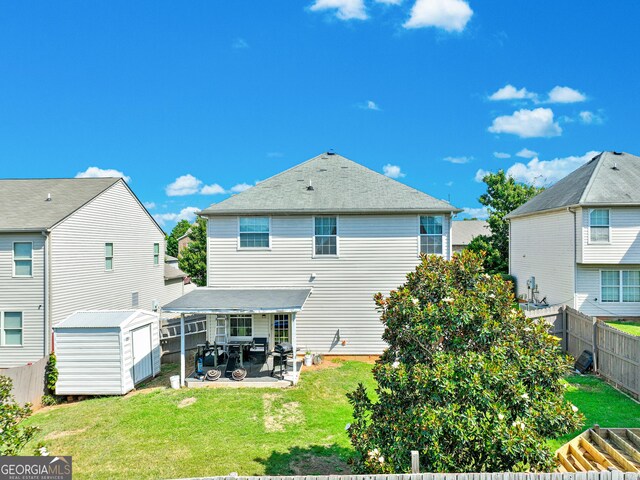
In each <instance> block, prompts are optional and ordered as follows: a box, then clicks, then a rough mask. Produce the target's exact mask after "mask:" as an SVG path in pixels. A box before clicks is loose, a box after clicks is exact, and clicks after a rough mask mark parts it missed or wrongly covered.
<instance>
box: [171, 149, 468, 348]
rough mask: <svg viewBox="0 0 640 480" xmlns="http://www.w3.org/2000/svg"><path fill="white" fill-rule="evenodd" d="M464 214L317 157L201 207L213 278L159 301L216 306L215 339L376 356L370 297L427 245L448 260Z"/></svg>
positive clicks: (393, 281)
mask: <svg viewBox="0 0 640 480" xmlns="http://www.w3.org/2000/svg"><path fill="white" fill-rule="evenodd" d="M459 211H460V210H458V209H456V208H455V207H453V206H452V205H451V204H449V203H448V202H446V201H443V200H438V199H436V198H433V197H431V196H429V195H427V194H425V193H422V192H420V191H418V190H416V189H413V188H411V187H408V186H406V185H404V184H402V183H400V182H398V181H396V180H393V179H391V178H388V177H386V176H384V175H381V174H379V173H377V172H374V171H372V170H369V169H368V168H366V167H364V166H362V165H359V164H358V163H355V162H353V161H351V160H348V159H347V158H344V157H342V156H341V155H337V154H332V153H325V154H322V155H319V156H317V157H314V158H312V159H310V160H308V161H306V162H304V163H301V164H299V165H296V166H294V167H292V168H290V169H289V170H286V171H284V172H282V173H280V174H278V175H276V176H274V177H271V178H269V179H267V180H264V181H262V182H260V183H258V184H257V185H256V186H254V187H252V188H250V189H248V190H246V191H244V192H242V193H240V194H238V195H234V196H232V197H230V198H228V199H226V200H224V201H222V202H220V203H217V204H213V205H211V206H210V207H209V208H207V209H205V210H204V211H202V212H201V213H200V215H202V216H204V217H206V218H207V219H208V233H207V235H208V265H209V269H208V287H206V288H204V289H203V288H199V289H196V290H195V291H193V292H191V293H188V294H187V295H185V296H184V297H182V298H181V299H179V300H176V301H175V302H172V303H171V304H169V305H167V306H165V307H163V310H165V309H166V310H168V311H173V312H183V313H197V312H200V313H207V314H209V317H208V318H209V322H208V323H209V334H208V339H209V341H211V342H213V341H214V340H218V341H224V340H225V337H226V340H234V339H238V338H241V339H243V338H252V337H260V338H267V339H268V343H269V346H270V347H271V348H273V345H274V344H276V343H280V342H292V343H294V344H296V345H297V346H299V347H300V348H301V349H302V350H306V349H308V350H311V351H313V352H314V353H323V354H337V355H363V354H379V353H381V352H382V350H383V349H384V348H385V343H384V341H383V340H382V333H383V326H382V323H381V322H380V320H379V312H377V311H376V308H375V304H374V301H373V295H374V294H375V293H376V292H382V293H384V294H388V293H389V291H390V290H392V289H395V288H397V287H398V286H399V285H401V284H402V283H404V281H405V277H406V274H407V273H408V272H410V271H412V270H413V269H414V268H415V267H416V265H417V264H418V262H419V256H420V254H421V253H427V254H437V255H443V256H444V257H445V258H450V256H451V248H452V246H451V242H450V238H451V217H452V215H453V214H455V213H457V212H459ZM217 335H218V336H217Z"/></svg>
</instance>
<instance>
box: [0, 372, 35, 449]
mask: <svg viewBox="0 0 640 480" xmlns="http://www.w3.org/2000/svg"><path fill="white" fill-rule="evenodd" d="M12 386H13V382H12V380H11V379H10V378H9V377H4V376H0V455H2V456H4V455H19V454H20V451H21V450H22V449H23V448H24V446H25V445H26V444H27V443H28V442H29V441H30V440H31V439H32V438H33V436H34V435H35V434H36V431H37V430H38V429H37V428H36V427H23V426H20V423H21V422H22V421H23V420H24V419H25V418H27V417H28V416H29V415H31V406H30V405H29V404H27V405H25V406H24V407H21V406H20V405H18V404H17V403H16V402H15V400H14V398H13V395H12V394H11V388H12Z"/></svg>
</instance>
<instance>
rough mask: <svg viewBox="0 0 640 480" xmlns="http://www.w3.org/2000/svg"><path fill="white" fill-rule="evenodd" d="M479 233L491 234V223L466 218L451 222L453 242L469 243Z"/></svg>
mask: <svg viewBox="0 0 640 480" xmlns="http://www.w3.org/2000/svg"><path fill="white" fill-rule="evenodd" d="M479 235H491V230H489V224H488V223H487V222H485V221H484V220H464V221H457V220H456V221H455V222H451V243H452V244H453V245H469V243H470V242H471V240H473V239H474V238H475V237H477V236H479Z"/></svg>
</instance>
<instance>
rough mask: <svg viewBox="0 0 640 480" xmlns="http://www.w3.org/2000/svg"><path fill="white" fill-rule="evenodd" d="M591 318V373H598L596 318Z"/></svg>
mask: <svg viewBox="0 0 640 480" xmlns="http://www.w3.org/2000/svg"><path fill="white" fill-rule="evenodd" d="M592 318H593V335H592V340H591V342H592V343H593V373H598V319H597V318H596V317H592Z"/></svg>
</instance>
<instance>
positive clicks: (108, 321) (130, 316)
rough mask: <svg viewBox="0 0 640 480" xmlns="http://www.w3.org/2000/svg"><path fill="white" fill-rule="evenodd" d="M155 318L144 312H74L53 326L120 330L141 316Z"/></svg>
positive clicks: (58, 327) (57, 327) (151, 314)
mask: <svg viewBox="0 0 640 480" xmlns="http://www.w3.org/2000/svg"><path fill="white" fill-rule="evenodd" d="M143 315H148V316H155V314H153V313H151V312H147V311H145V310H87V311H80V312H75V313H72V314H71V315H69V316H68V317H67V318H66V319H64V320H62V321H61V322H59V323H58V324H56V325H54V327H53V328H54V329H56V330H57V329H62V328H122V327H124V326H125V325H127V324H128V323H129V322H131V321H132V320H134V319H136V318H138V317H140V316H143Z"/></svg>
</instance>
